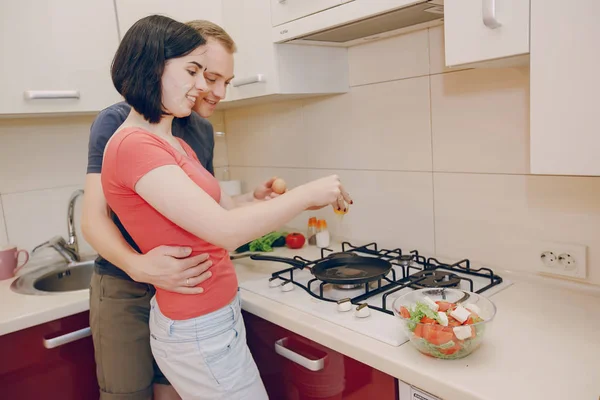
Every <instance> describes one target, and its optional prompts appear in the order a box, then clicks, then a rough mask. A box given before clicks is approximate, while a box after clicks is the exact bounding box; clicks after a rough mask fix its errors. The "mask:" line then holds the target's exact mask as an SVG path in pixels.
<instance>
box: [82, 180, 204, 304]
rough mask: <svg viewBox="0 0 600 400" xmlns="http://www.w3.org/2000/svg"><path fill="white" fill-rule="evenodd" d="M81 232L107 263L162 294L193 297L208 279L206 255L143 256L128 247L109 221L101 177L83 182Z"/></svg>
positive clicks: (179, 250)
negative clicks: (167, 292) (160, 291)
mask: <svg viewBox="0 0 600 400" xmlns="http://www.w3.org/2000/svg"><path fill="white" fill-rule="evenodd" d="M81 230H82V232H83V236H84V237H85V239H86V240H87V241H88V243H90V245H92V247H93V248H94V249H95V250H96V251H97V252H98V253H99V254H101V255H102V257H104V258H105V259H106V260H108V261H109V262H111V263H112V264H114V265H116V266H118V267H119V268H121V269H122V270H124V271H125V272H126V273H127V274H128V275H129V276H130V277H131V278H132V279H133V280H135V281H137V282H145V283H150V284H152V285H154V286H157V287H160V288H162V289H165V290H169V291H173V292H178V293H183V294H194V293H202V292H203V289H202V288H201V287H194V286H196V285H198V284H200V283H202V282H204V281H205V280H206V279H208V278H210V276H211V272H210V271H207V270H208V269H209V268H210V266H211V262H210V261H207V258H208V256H207V254H200V255H197V256H195V257H189V258H186V257H188V256H189V255H190V252H191V249H190V248H186V247H167V246H160V247H157V248H155V249H153V250H151V251H150V252H148V253H147V254H145V255H142V254H139V253H138V252H136V251H135V250H134V249H133V248H131V246H130V245H129V244H128V243H127V241H126V240H125V239H124V238H123V235H121V232H120V231H119V229H118V228H117V226H116V225H115V224H114V222H113V221H112V219H111V218H110V215H109V212H108V206H107V204H106V199H105V198H104V193H103V192H102V184H101V181H100V174H88V175H87V176H86V180H85V196H84V199H83V215H82V222H81Z"/></svg>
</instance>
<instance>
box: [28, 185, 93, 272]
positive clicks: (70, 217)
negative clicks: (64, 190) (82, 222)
mask: <svg viewBox="0 0 600 400" xmlns="http://www.w3.org/2000/svg"><path fill="white" fill-rule="evenodd" d="M83 194H84V191H83V190H81V189H79V190H76V191H75V192H73V194H71V198H70V199H69V206H68V208H67V231H68V234H69V238H68V240H65V239H64V238H63V237H62V236H54V237H53V238H52V239H50V240H48V241H47V242H44V243H42V244H40V245H39V246H36V247H35V248H34V249H33V251H32V252H31V254H32V255H33V254H35V252H36V251H38V250H40V249H43V248H46V247H52V248H53V249H54V250H56V251H57V252H58V253H59V254H60V255H61V256H62V257H63V258H64V259H65V260H66V261H67V262H68V263H73V262H77V261H81V256H80V255H79V244H78V243H77V234H76V232H75V223H74V221H75V202H76V200H77V198H78V197H79V196H82V195H83Z"/></svg>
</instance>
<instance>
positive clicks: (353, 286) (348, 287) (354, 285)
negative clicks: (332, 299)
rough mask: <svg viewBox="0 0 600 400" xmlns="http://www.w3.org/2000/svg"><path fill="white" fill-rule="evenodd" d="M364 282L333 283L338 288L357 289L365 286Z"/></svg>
mask: <svg viewBox="0 0 600 400" xmlns="http://www.w3.org/2000/svg"><path fill="white" fill-rule="evenodd" d="M363 286H364V284H362V283H359V284H346V285H333V287H334V288H336V289H341V290H352V289H356V288H359V287H363Z"/></svg>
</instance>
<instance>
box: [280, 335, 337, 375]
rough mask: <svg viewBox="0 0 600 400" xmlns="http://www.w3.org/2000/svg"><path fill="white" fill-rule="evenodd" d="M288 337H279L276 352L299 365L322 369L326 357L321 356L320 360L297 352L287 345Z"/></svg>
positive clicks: (310, 368)
mask: <svg viewBox="0 0 600 400" xmlns="http://www.w3.org/2000/svg"><path fill="white" fill-rule="evenodd" d="M287 341H288V338H286V337H285V338H283V339H279V340H278V341H276V342H275V352H276V353H277V354H279V355H280V356H283V357H285V358H287V359H288V360H290V361H292V362H295V363H296V364H298V365H301V366H303V367H304V368H306V369H307V370H309V371H315V372H316V371H321V370H322V369H323V368H324V367H325V358H326V357H327V356H325V357H323V358H319V359H318V360H310V359H308V358H306V357H304V356H301V355H300V354H298V353H295V352H293V351H291V350H290V349H288V348H287V347H285V344H286V343H287Z"/></svg>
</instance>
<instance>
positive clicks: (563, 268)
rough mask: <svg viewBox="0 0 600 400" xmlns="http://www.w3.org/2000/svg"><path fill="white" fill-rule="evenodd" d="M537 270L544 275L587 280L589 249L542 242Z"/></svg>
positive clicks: (567, 244) (539, 248) (573, 245)
mask: <svg viewBox="0 0 600 400" xmlns="http://www.w3.org/2000/svg"><path fill="white" fill-rule="evenodd" d="M537 258H538V265H537V270H538V271H539V272H542V273H544V274H551V275H559V276H568V277H571V278H579V279H585V278H586V277H587V247H586V246H583V245H579V244H569V243H557V242H540V243H539V247H538V249H537Z"/></svg>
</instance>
